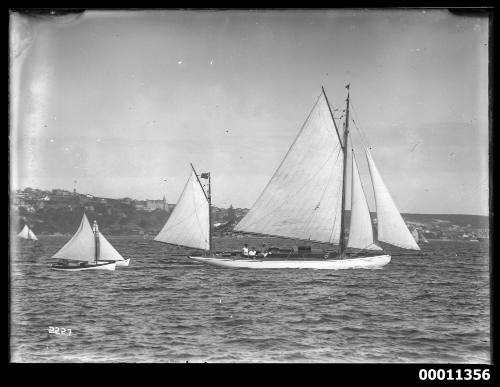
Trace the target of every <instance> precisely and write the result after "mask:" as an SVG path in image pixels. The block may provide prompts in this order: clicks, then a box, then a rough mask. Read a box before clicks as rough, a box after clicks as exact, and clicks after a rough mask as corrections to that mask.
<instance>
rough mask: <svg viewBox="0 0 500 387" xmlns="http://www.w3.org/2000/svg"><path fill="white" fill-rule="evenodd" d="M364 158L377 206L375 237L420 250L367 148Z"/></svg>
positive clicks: (399, 245)
mask: <svg viewBox="0 0 500 387" xmlns="http://www.w3.org/2000/svg"><path fill="white" fill-rule="evenodd" d="M366 158H367V160H368V167H369V169H370V176H371V180H372V184H373V191H374V193H375V203H376V206H377V231H378V233H377V239H378V240H379V241H381V242H386V243H389V244H391V245H394V246H398V247H402V248H404V249H409V250H420V247H418V245H417V243H416V242H415V239H414V238H413V236H412V235H411V233H410V230H408V227H407V226H406V224H405V222H404V220H403V218H402V217H401V214H400V213H399V211H398V209H397V208H396V205H395V204H394V201H393V200H392V197H391V194H390V193H389V190H388V189H387V187H386V186H385V184H384V181H383V180H382V176H380V173H379V171H378V169H377V167H376V166H375V162H374V161H373V158H372V156H371V154H370V152H369V151H368V149H366Z"/></svg>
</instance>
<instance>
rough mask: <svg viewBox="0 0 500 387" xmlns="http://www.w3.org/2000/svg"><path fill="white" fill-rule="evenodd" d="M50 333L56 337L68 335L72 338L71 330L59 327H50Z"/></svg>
mask: <svg viewBox="0 0 500 387" xmlns="http://www.w3.org/2000/svg"><path fill="white" fill-rule="evenodd" d="M49 333H54V334H56V335H68V336H71V328H67V329H66V328H59V327H49Z"/></svg>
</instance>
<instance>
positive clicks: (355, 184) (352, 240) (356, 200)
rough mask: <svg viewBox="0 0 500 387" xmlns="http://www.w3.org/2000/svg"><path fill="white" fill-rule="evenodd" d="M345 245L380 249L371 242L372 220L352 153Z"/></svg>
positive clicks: (356, 247)
mask: <svg viewBox="0 0 500 387" xmlns="http://www.w3.org/2000/svg"><path fill="white" fill-rule="evenodd" d="M347 247H351V248H355V249H366V250H382V248H381V247H379V246H377V245H376V244H375V243H374V242H373V228H372V220H371V218H370V210H369V209H368V203H367V202H366V196H365V193H364V191H363V185H362V184H361V179H360V178H359V171H358V164H357V163H356V158H355V157H354V153H353V154H352V187H351V224H350V226H349V241H348V242H347Z"/></svg>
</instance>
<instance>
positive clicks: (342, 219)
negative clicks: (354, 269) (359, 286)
mask: <svg viewBox="0 0 500 387" xmlns="http://www.w3.org/2000/svg"><path fill="white" fill-rule="evenodd" d="M349 86H350V84H348V85H347V86H346V89H347V99H346V110H345V123H344V141H343V144H342V145H343V146H342V151H343V154H344V157H343V159H344V161H343V163H344V166H343V169H344V172H343V177H342V207H341V208H342V209H341V212H340V241H339V242H340V243H339V255H340V257H341V258H343V257H344V256H345V241H344V234H345V231H344V225H345V196H346V195H345V191H346V186H347V184H346V172H347V141H348V134H349Z"/></svg>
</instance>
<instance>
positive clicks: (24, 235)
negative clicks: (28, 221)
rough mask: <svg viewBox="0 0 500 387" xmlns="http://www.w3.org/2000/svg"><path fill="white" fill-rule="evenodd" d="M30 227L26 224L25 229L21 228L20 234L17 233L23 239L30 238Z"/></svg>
mask: <svg viewBox="0 0 500 387" xmlns="http://www.w3.org/2000/svg"><path fill="white" fill-rule="evenodd" d="M29 230H30V229H29V228H28V226H27V225H24V227H23V229H22V230H21V232H20V233H19V234H17V236H19V237H21V238H23V239H29Z"/></svg>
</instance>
